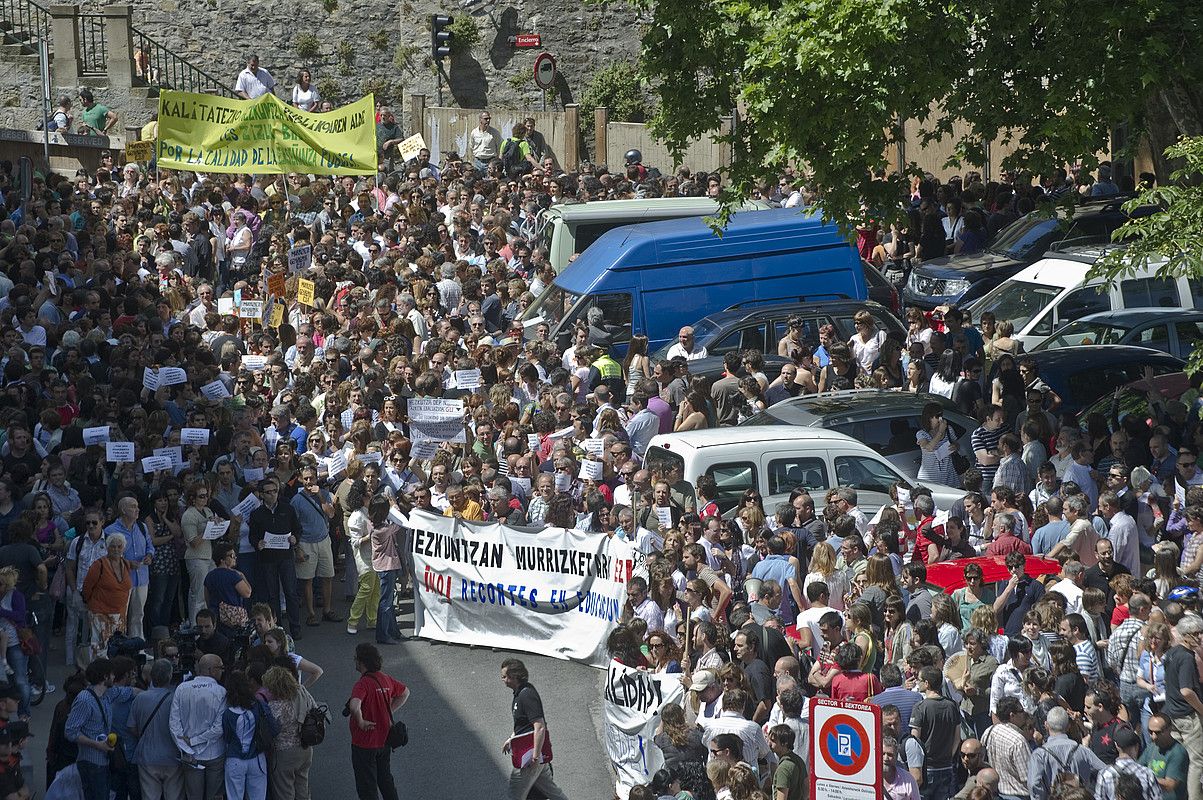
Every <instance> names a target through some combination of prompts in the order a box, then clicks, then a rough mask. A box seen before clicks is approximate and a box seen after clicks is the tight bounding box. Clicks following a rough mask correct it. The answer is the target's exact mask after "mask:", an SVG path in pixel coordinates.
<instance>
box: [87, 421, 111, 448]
mask: <svg viewBox="0 0 1203 800" xmlns="http://www.w3.org/2000/svg"><path fill="white" fill-rule="evenodd" d="M108 440H109V426H108V425H99V426H97V427H95V428H84V444H85V445H94V444H104V443H105V442H107V441H108Z"/></svg>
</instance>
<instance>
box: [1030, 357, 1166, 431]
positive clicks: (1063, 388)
mask: <svg viewBox="0 0 1203 800" xmlns="http://www.w3.org/2000/svg"><path fill="white" fill-rule="evenodd" d="M1021 358H1031V359H1032V360H1033V361H1034V362H1036V367H1037V370H1038V372H1039V376H1040V380H1042V381H1044V382H1045V383H1046V384H1048V386H1049V387H1050V388H1051V389H1052V390H1053V391H1054V392H1056V393H1057V394H1058V395H1059V396H1060V397H1061V411H1062V412H1063V413H1069V414H1077V413H1079V412H1080V411H1081V410H1082V409H1083V408H1085V407H1086V406H1088V405H1090V404H1091V403H1093V402H1094V401H1095V400H1098V399H1099V398H1100V397H1102V396H1103V395H1104V394H1106V393H1108V392H1110V391H1113V390H1114V389H1115V387H1116V386H1119V385H1123V384H1126V383H1128V382H1130V381H1133V380H1136V379H1138V378H1140V377H1141V374H1142V373H1143V370H1144V368H1145V367H1151V368H1152V369H1153V371H1154V373H1155V374H1158V375H1163V374H1165V373H1167V372H1178V371H1180V370H1182V369H1183V368H1184V367H1185V365H1186V362H1184V361H1183V360H1182V359H1180V358H1176V357H1174V356H1171V355H1169V354H1168V353H1163V352H1161V351H1160V350H1153V349H1151V348H1148V347H1133V346H1132V345H1126V344H1105V345H1084V346H1082V347H1063V348H1058V349H1056V350H1041V351H1040V352H1036V353H1029V354H1026V355H1024V356H1021ZM1083 373H1099V374H1096V375H1091V376H1086V377H1083Z"/></svg>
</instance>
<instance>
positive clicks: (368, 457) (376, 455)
mask: <svg viewBox="0 0 1203 800" xmlns="http://www.w3.org/2000/svg"><path fill="white" fill-rule="evenodd" d="M355 460H356V461H359V462H360V463H363V464H383V463H384V455H383V454H382V453H381V452H380V451H379V450H373V451H371V452H370V453H356V454H355Z"/></svg>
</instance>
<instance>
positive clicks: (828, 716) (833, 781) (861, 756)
mask: <svg viewBox="0 0 1203 800" xmlns="http://www.w3.org/2000/svg"><path fill="white" fill-rule="evenodd" d="M810 730H811V732H812V734H811V737H810V763H811V771H810V796H811V797H813V798H822V799H823V800H881V796H882V795H881V752H880V742H881V709H880V708H878V707H877V706H875V705H870V704H868V703H852V702H847V701H841V700H827V699H825V698H818V697H816V698H813V699H812V700H811V701H810Z"/></svg>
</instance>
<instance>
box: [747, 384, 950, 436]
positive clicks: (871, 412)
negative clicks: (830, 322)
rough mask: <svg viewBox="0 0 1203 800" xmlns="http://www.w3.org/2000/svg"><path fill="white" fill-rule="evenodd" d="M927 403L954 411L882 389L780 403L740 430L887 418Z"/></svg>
mask: <svg viewBox="0 0 1203 800" xmlns="http://www.w3.org/2000/svg"><path fill="white" fill-rule="evenodd" d="M928 403H939V404H940V405H941V406H942V407H944V408H946V409H955V408H956V405H955V404H953V402H952V401H951V400H949V399H947V398H945V397H941V396H939V395H935V394H927V393H920V394H912V393H910V392H890V391H886V390H884V389H849V390H847V391H842V392H832V393H828V394H808V395H801V396H799V397H791V398H789V399H787V400H782V401H781V402H779V403H775V404H773V405H771V406H769V407H768V408H767V409H765V410H764V411H762V412H760V413H759V414H757V415H755V416H754V417H752V418H751V419H749V420H747V421H746V422H744V423H743V425H741V426H740V427H744V426H748V425H764V424H772V423H771V422H770V420H771V421H773V422H777V423H781V422H786V423H788V424H791V425H808V424H810V423H811V422H812V421H813V420H816V419H819V418H820V417H829V416H836V415H839V416H858V415H862V414H863V415H866V416H875V417H876V416H889V415H890V414H892V413H893V412H896V411H912V410H914V409H916V408H919V409H922V408H923V406H925V405H926V404H928Z"/></svg>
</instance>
